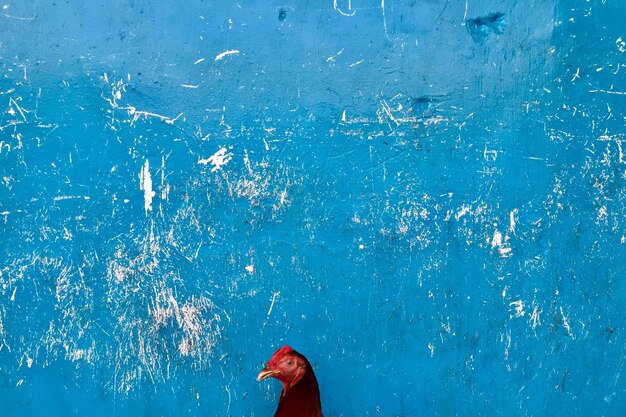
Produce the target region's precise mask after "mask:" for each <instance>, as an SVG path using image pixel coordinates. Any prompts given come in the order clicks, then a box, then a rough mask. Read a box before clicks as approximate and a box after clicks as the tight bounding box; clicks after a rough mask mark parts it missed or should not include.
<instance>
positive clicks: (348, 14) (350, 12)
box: [333, 0, 356, 17]
mask: <svg viewBox="0 0 626 417" xmlns="http://www.w3.org/2000/svg"><path fill="white" fill-rule="evenodd" d="M351 3H352V1H351V0H348V13H346V12H344V11H343V10H341V9H340V8H339V6H338V5H337V0H333V9H335V10H337V11H338V12H339V13H340V14H342V15H343V16H348V17H350V16H354V14H355V13H356V10H352V4H351Z"/></svg>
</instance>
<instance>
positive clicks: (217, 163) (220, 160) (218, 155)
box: [198, 148, 233, 172]
mask: <svg viewBox="0 0 626 417" xmlns="http://www.w3.org/2000/svg"><path fill="white" fill-rule="evenodd" d="M232 158H233V154H232V153H230V152H228V150H227V149H226V148H221V149H220V150H218V151H217V152H215V153H214V154H213V155H211V156H209V157H208V158H206V159H200V160H198V163H199V164H200V165H208V164H209V163H210V164H211V165H213V168H211V172H216V171H218V170H220V169H222V167H223V166H224V165H226V164H228V163H229V162H230V160H231V159H232Z"/></svg>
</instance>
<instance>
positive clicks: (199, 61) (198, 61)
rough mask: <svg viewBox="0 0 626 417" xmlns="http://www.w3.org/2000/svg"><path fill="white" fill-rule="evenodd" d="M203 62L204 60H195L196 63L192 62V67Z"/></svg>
mask: <svg viewBox="0 0 626 417" xmlns="http://www.w3.org/2000/svg"><path fill="white" fill-rule="evenodd" d="M201 62H204V58H200V59H199V60H197V61H196V62H194V63H193V64H194V65H198V64H199V63H201Z"/></svg>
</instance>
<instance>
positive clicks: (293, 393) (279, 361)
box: [258, 346, 323, 417]
mask: <svg viewBox="0 0 626 417" xmlns="http://www.w3.org/2000/svg"><path fill="white" fill-rule="evenodd" d="M294 361H295V362H296V363H297V364H292V362H294ZM296 365H297V366H296ZM290 366H291V368H290ZM270 376H271V377H274V378H276V379H278V380H279V381H281V383H282V384H283V391H282V393H281V394H280V399H279V401H278V409H277V410H276V413H275V414H274V417H323V414H322V406H321V402H320V391H319V387H318V385H317V379H316V378H315V374H314V373H313V368H312V367H311V364H310V363H309V361H308V360H307V358H305V357H304V356H303V355H302V354H300V353H298V352H296V351H295V350H293V349H291V348H290V347H289V346H283V347H282V348H281V349H279V350H278V351H277V352H276V353H275V354H274V355H273V356H272V358H271V359H270V360H269V362H268V363H267V365H266V366H265V368H264V369H263V370H262V371H261V373H260V374H259V377H258V379H259V381H260V380H263V379H265V378H268V377H270Z"/></svg>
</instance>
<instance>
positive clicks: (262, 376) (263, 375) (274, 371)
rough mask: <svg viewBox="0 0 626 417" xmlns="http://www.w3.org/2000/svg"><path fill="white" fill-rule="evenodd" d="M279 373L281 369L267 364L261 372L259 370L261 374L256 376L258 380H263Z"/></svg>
mask: <svg viewBox="0 0 626 417" xmlns="http://www.w3.org/2000/svg"><path fill="white" fill-rule="evenodd" d="M279 373H280V371H279V370H278V369H272V368H269V367H267V366H266V367H265V368H263V370H262V371H261V372H259V376H257V377H256V380H257V381H263V380H264V379H266V378H269V377H271V376H274V375H276V374H279Z"/></svg>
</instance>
